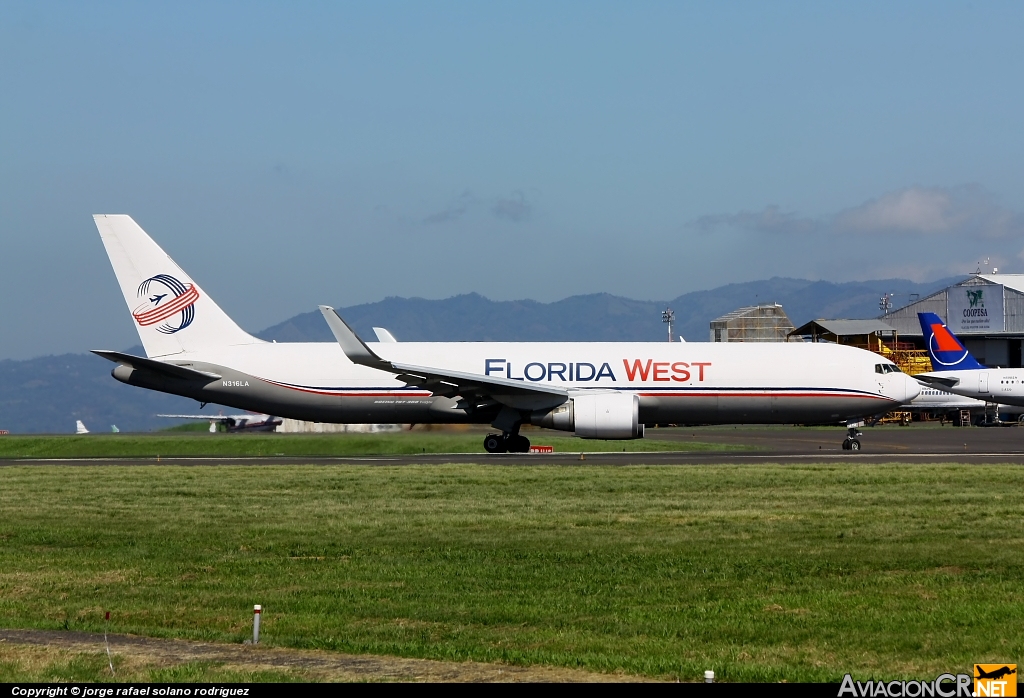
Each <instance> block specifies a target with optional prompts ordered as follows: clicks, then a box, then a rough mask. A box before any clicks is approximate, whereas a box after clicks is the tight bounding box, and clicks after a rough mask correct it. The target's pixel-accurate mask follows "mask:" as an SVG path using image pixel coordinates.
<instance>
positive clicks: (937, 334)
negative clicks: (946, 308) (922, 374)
mask: <svg viewBox="0 0 1024 698" xmlns="http://www.w3.org/2000/svg"><path fill="white" fill-rule="evenodd" d="M931 330H932V336H931V337H929V338H928V353H930V354H931V359H932V361H934V362H937V363H939V364H942V365H943V366H956V365H957V364H958V363H960V362H961V361H963V360H964V359H966V358H967V349H965V348H964V347H963V345H961V344H960V342H958V341H957V339H956V337H954V336H953V335H952V334H951V333H950V331H949V330H948V329H946V327H945V326H944V325H940V324H938V323H935V324H933V325H932V326H931ZM940 352H941V353H942V354H943V356H944V357H945V358H947V359H950V358H952V357H951V356H949V352H957V353H960V352H962V353H960V356H958V357H957V358H956V359H955V360H953V361H943V360H942V359H940V358H939V353H940Z"/></svg>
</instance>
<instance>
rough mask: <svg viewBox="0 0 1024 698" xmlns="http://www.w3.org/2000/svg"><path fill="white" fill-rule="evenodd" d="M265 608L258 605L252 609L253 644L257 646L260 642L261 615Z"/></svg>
mask: <svg viewBox="0 0 1024 698" xmlns="http://www.w3.org/2000/svg"><path fill="white" fill-rule="evenodd" d="M262 612H263V607H262V606H260V605H259V604H256V605H255V606H253V607H252V644H254V645H257V644H259V641H260V614H261V613H262Z"/></svg>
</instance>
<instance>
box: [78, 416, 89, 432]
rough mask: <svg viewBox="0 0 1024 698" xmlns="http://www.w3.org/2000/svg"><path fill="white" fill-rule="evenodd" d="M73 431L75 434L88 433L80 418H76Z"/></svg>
mask: <svg viewBox="0 0 1024 698" xmlns="http://www.w3.org/2000/svg"><path fill="white" fill-rule="evenodd" d="M75 433H76V434H88V433H89V430H88V429H86V428H85V425H84V424H82V420H81V419H76V420H75Z"/></svg>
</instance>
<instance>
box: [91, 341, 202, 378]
mask: <svg viewBox="0 0 1024 698" xmlns="http://www.w3.org/2000/svg"><path fill="white" fill-rule="evenodd" d="M92 353H93V354H95V355H96V356H102V357H103V358H104V359H106V360H107V361H113V362H114V363H115V364H124V365H126V366H131V367H132V368H135V369H140V370H146V371H152V372H153V373H159V374H162V375H164V376H168V377H170V378H177V379H179V380H192V381H202V382H204V383H209V382H210V381H215V380H218V379H219V378H220V376H219V375H217V374H216V373H208V372H206V371H197V370H196V369H194V368H187V367H185V366H176V365H175V364H169V363H165V362H163V361H157V360H156V359H145V358H143V357H141V356H132V355H131V354H123V353H121V352H119V351H106V350H103V349H93V350H92Z"/></svg>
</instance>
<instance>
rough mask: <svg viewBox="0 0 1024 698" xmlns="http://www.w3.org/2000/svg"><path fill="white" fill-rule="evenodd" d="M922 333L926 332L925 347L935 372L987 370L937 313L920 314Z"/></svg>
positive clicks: (918, 315) (918, 317)
mask: <svg viewBox="0 0 1024 698" xmlns="http://www.w3.org/2000/svg"><path fill="white" fill-rule="evenodd" d="M917 319H918V320H920V321H921V331H922V332H924V345H925V347H927V348H928V358H930V359H931V360H932V370H933V371H964V370H971V369H977V368H985V367H984V366H982V365H981V364H979V363H978V361H977V360H976V359H975V358H974V357H973V356H971V352H969V351H967V348H966V347H964V345H963V342H961V341H960V340H959V339H957V337H956V335H955V334H953V333H952V332H950V331H949V329H948V328H947V327H946V324H945V323H944V322H942V318H940V317H939V316H938V315H936V314H935V313H918V314H917Z"/></svg>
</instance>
